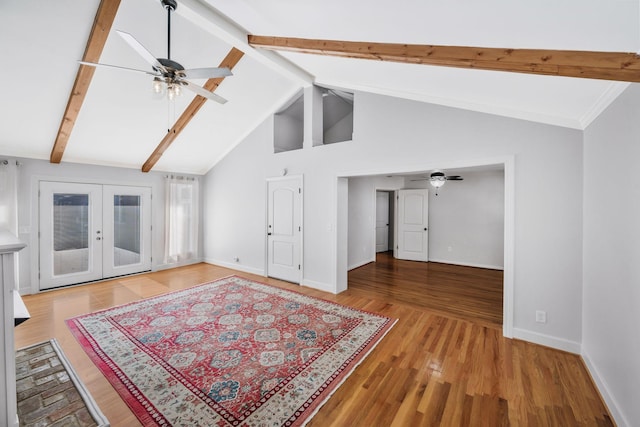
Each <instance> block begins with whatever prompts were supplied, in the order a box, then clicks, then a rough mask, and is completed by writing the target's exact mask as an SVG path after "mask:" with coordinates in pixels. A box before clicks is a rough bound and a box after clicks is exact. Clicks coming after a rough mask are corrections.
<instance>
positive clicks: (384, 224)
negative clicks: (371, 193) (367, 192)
mask: <svg viewBox="0 0 640 427" xmlns="http://www.w3.org/2000/svg"><path fill="white" fill-rule="evenodd" d="M388 250H389V193H388V192H387V191H376V252H385V251H388Z"/></svg>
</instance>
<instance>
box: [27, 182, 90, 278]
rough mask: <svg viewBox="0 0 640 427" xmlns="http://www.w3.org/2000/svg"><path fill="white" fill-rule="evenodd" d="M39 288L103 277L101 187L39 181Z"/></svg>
mask: <svg viewBox="0 0 640 427" xmlns="http://www.w3.org/2000/svg"><path fill="white" fill-rule="evenodd" d="M39 209H40V289H50V288H55V287H57V286H63V285H68V284H72V283H83V282H89V281H93V280H99V279H101V278H102V186H101V185H94V184H73V183H65V182H41V183H40V207H39Z"/></svg>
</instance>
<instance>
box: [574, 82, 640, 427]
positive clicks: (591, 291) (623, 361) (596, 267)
mask: <svg viewBox="0 0 640 427" xmlns="http://www.w3.org/2000/svg"><path fill="white" fill-rule="evenodd" d="M639 159H640V86H639V85H637V84H635V85H631V86H630V87H629V89H627V90H626V91H625V92H624V93H623V94H622V95H621V96H620V97H619V98H618V99H617V100H616V101H614V102H613V103H612V104H611V105H610V106H609V107H608V108H607V110H605V111H604V113H602V115H601V116H600V117H598V118H597V119H596V120H595V121H594V122H593V123H592V124H591V125H590V126H589V127H588V128H587V129H586V131H585V137H584V170H585V173H584V302H583V305H584V310H583V334H582V348H583V357H584V359H585V361H586V362H587V364H588V366H589V368H590V370H591V373H592V375H593V377H594V378H595V380H596V382H597V383H598V386H599V388H600V390H601V392H602V393H603V395H604V397H605V400H606V401H607V403H608V406H609V408H610V409H611V410H612V411H613V413H614V417H615V419H616V421H617V423H618V425H619V426H624V425H627V426H638V425H640V405H638V396H640V330H639V327H640V168H638V161H639Z"/></svg>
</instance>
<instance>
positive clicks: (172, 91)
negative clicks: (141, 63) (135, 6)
mask: <svg viewBox="0 0 640 427" xmlns="http://www.w3.org/2000/svg"><path fill="white" fill-rule="evenodd" d="M160 2H161V3H162V6H163V7H164V8H165V9H166V10H167V58H156V57H154V56H153V55H152V54H151V52H149V51H148V50H147V49H146V48H145V47H144V46H143V45H142V44H141V43H140V42H139V41H138V40H136V39H135V38H134V37H133V36H132V35H131V34H129V33H125V32H124V31H119V30H116V32H117V33H118V34H119V35H120V37H122V38H123V39H124V41H125V42H127V43H128V44H129V46H131V48H132V49H133V50H135V51H136V52H137V53H138V54H139V55H140V56H141V57H142V58H143V59H144V60H145V61H147V62H148V63H149V64H150V65H151V68H152V70H153V71H146V70H138V69H135V68H127V67H121V66H118V65H110V64H101V63H94V62H85V61H79V62H80V63H81V64H84V65H90V66H94V67H95V66H100V67H110V68H117V69H120V70H125V71H134V72H138V73H145V74H149V75H151V76H153V90H154V92H156V93H158V94H161V93H164V92H165V91H166V93H167V96H168V98H169V99H170V100H173V99H174V98H175V97H176V96H179V95H180V93H181V91H182V87H183V86H184V87H186V88H187V89H189V90H191V91H192V92H195V93H196V94H197V95H200V96H203V97H205V98H208V99H211V100H212V101H216V102H219V103H220V104H224V103H225V102H227V100H226V99H224V98H223V97H221V96H220V95H217V94H215V93H213V92H210V91H208V90H207V89H205V88H203V87H201V86H199V85H197V84H195V83H192V82H190V81H188V80H187V79H209V78H216V77H228V76H231V75H233V74H232V73H231V70H230V69H229V68H220V67H210V68H193V69H190V70H185V69H184V67H183V66H182V65H180V64H179V63H178V62H176V61H173V60H171V12H173V11H175V10H176V8H177V7H178V3H177V1H176V0H161V1H160Z"/></svg>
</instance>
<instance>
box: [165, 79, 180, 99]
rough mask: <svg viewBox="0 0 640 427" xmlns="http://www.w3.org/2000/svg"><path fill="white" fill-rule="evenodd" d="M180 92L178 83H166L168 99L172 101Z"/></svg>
mask: <svg viewBox="0 0 640 427" xmlns="http://www.w3.org/2000/svg"><path fill="white" fill-rule="evenodd" d="M181 94H182V89H181V88H180V85H179V84H175V83H169V84H167V97H168V98H169V101H173V100H174V99H176V97H178V96H180V95H181Z"/></svg>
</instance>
